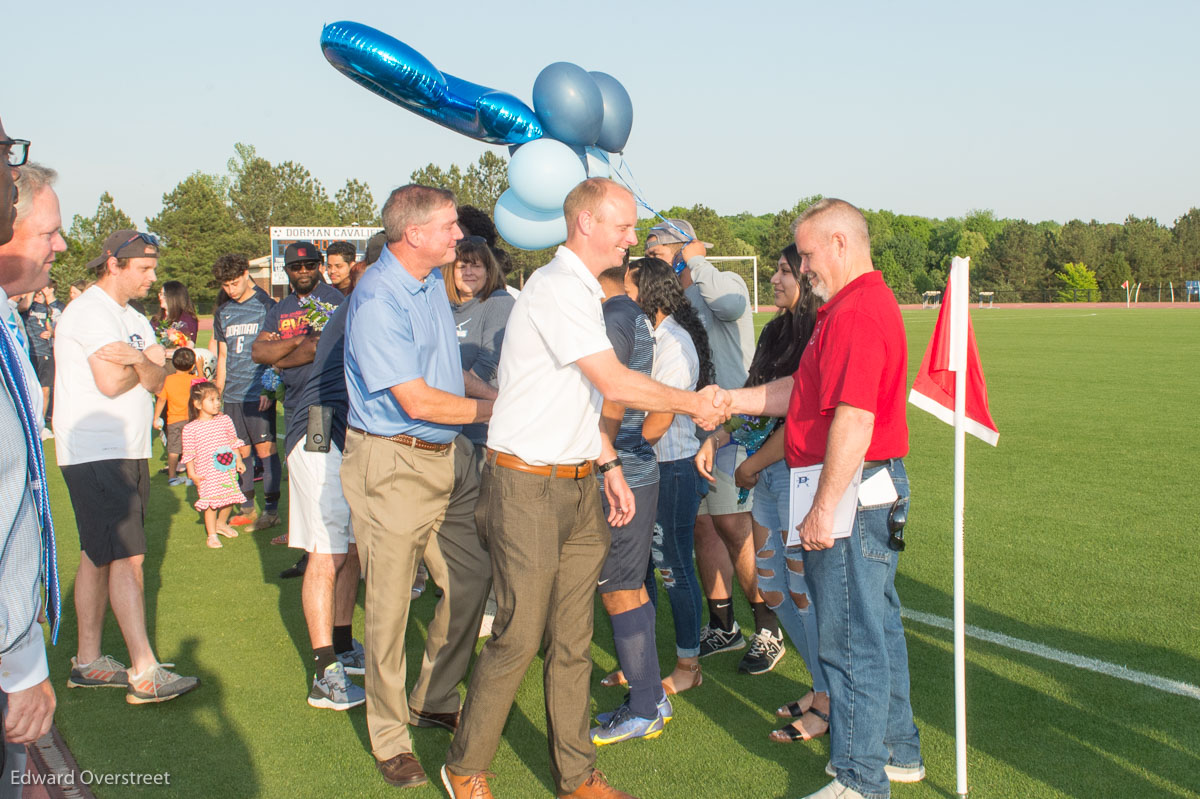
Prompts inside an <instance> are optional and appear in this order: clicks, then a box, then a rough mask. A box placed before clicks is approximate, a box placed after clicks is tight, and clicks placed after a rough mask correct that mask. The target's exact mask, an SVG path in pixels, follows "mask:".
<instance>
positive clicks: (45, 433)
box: [42, 427, 54, 441]
mask: <svg viewBox="0 0 1200 799" xmlns="http://www.w3.org/2000/svg"><path fill="white" fill-rule="evenodd" d="M52 438H54V433H52V432H51V431H50V428H49V427H43V428H42V441H49V440H50V439H52Z"/></svg>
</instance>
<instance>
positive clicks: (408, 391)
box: [341, 185, 492, 787]
mask: <svg viewBox="0 0 1200 799" xmlns="http://www.w3.org/2000/svg"><path fill="white" fill-rule="evenodd" d="M457 219H458V213H457V210H456V206H455V203H454V195H453V194H451V193H450V192H448V191H445V190H443V189H434V188H429V187H426V186H418V185H408V186H402V187H401V188H399V189H396V190H395V191H393V192H392V193H391V195H390V196H389V197H388V199H387V202H386V203H384V206H383V225H384V230H385V232H386V233H387V240H388V243H387V247H385V248H384V250H383V252H382V254H381V255H380V257H379V260H378V261H377V262H376V263H375V265H374V266H372V267H371V268H370V269H368V270H367V271H366V273H364V274H363V276H362V279H360V280H359V282H358V286H357V287H356V288H355V291H354V294H353V295H351V297H350V300H349V308H348V310H347V317H346V349H345V356H346V389H347V392H348V394H349V399H350V416H349V420H348V428H349V429H348V430H347V432H346V450H345V457H344V459H343V461H342V470H341V478H342V488H343V491H344V493H345V495H346V500H347V501H348V502H349V503H350V515H351V521H352V524H353V527H354V537H355V540H356V541H357V543H358V553H359V559H360V560H361V562H362V567H363V571H364V574H365V576H366V582H367V599H366V632H365V639H366V640H365V645H366V690H367V729H368V731H369V732H370V735H371V750H372V753H373V754H374V756H375V759H376V765H377V767H378V768H379V771H380V773H382V774H383V778H384V779H385V780H386V781H387V782H388V783H389V784H391V785H395V786H399V787H408V786H415V785H423V784H424V783H425V782H427V778H426V776H425V772H424V770H423V769H422V768H421V764H420V763H419V762H418V761H417V758H416V757H415V756H414V755H413V754H412V742H411V740H410V738H409V734H408V727H407V725H408V723H409V719H410V713H409V708H408V696H407V694H406V692H405V660H404V637H405V631H406V628H407V626H408V606H409V601H410V596H409V592H408V591H407V590H397V585H402V586H408V585H411V584H412V580H413V578H414V577H415V576H416V572H417V563H418V562H419V561H420V559H421V555H422V553H423V552H424V551H425V545H426V543H427V542H428V541H429V539H430V535H431V533H433V532H435V531H436V529H437V528H438V526H439V525H440V523H441V521H442V519H443V517H444V516H445V514H446V509H447V505H448V503H449V498H450V494H451V491H452V490H453V488H454V482H455V460H456V459H455V457H454V448H455V443H454V442H455V438H456V437H457V436H458V434H459V432H460V430H461V427H462V425H463V424H467V423H470V422H483V421H487V420H488V419H489V418H490V417H491V411H492V403H491V402H490V401H487V400H474V399H467V398H465V397H464V393H465V392H464V384H463V373H462V361H461V359H460V357H459V352H458V341H457V339H456V336H455V330H454V316H453V313H452V312H451V310H450V302H449V300H448V299H447V298H446V289H445V286H444V285H443V284H442V278H441V275H440V274H439V273H438V272H437V271H436V270H437V267H439V266H441V265H443V264H447V263H450V262H452V261H453V260H454V255H455V253H454V248H455V244H456V243H457V242H458V240H459V239H460V238H462V232H461V231H460V230H459V227H458V223H457ZM449 583H450V584H449V585H447V586H443V589H444V590H446V591H447V592H449V591H451V590H453V589H454V588H455V585H454V584H455V575H454V574H453V573H452V574H451V575H450V579H449ZM485 586H486V582H485ZM486 590H487V589H486V587H485V588H484V592H485V596H484V597H482V598H480V601H479V611H480V613H482V609H483V600H485V599H486ZM442 607H443V606H442V605H439V613H441V612H442ZM435 623H436V619H435ZM478 626H479V618H478V617H476V618H475V619H474V629H470V628H467V629H468V631H467V636H469V640H470V644H469V645H473V644H474V639H475V634H476V632H477V631H478ZM454 698H455V700H457V694H455V697H454ZM438 710H439V711H440V710H441V709H440V708H439V709H438ZM443 715H444V716H446V717H447V719H446V724H447V725H449V724H450V723H451V721H450V717H452V719H453V723H454V724H456V723H457V711H456V710H455V711H454V712H452V713H445V714H443V713H441V712H439V713H438V716H439V717H440V716H443ZM419 720H420V719H418V721H419Z"/></svg>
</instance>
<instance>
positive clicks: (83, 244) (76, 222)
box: [50, 192, 135, 299]
mask: <svg viewBox="0 0 1200 799" xmlns="http://www.w3.org/2000/svg"><path fill="white" fill-rule="evenodd" d="M133 227H135V225H134V224H133V220H132V219H130V218H129V215H128V214H127V213H125V212H124V211H122V210H121V209H120V208H118V207H117V205H116V202H115V201H114V200H113V197H112V195H111V194H109V193H108V192H104V193H103V194H101V195H100V202H99V203H98V204H97V206H96V213H94V214H92V215H91V216H82V215H81V214H75V217H74V218H73V219H72V220H71V228H70V230H68V231H67V232H66V235H65V236H64V237H63V238H65V239H66V242H67V249H66V252H63V253H60V254H59V256H58V258H56V259H55V261H54V265H53V266H52V267H51V269H50V274H51V276H52V277H53V278H54V282H55V283H57V284H58V292H57V293H58V295H59V299H66V298H67V294H68V289H69V287H70V285H71V283H73V282H75V281H76V280H81V279H82V280H92V279H93V278H94V277H95V276H94V275H92V274H90V273H89V272H88V271H87V269H86V264H87V262H88V261H90V260H91V259H93V258H95V257H96V256H97V255H99V254H100V246H101V245H102V244H103V243H104V239H106V238H107V237H108V234H109V233H112V232H113V231H114V230H121V229H122V228H133Z"/></svg>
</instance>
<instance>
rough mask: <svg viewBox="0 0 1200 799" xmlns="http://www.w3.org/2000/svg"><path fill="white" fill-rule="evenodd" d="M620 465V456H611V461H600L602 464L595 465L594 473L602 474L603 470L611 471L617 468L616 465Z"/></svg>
mask: <svg viewBox="0 0 1200 799" xmlns="http://www.w3.org/2000/svg"><path fill="white" fill-rule="evenodd" d="M620 465H621V459H620V458H613V459H612V460H611V461H609V462H608V463H602V464H600V465H599V466H597V467H596V473H597V474H604V473H605V472H611V471H612V470H613V469H615V468H617V467H618V466H620Z"/></svg>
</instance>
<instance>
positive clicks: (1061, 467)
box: [48, 305, 1200, 799]
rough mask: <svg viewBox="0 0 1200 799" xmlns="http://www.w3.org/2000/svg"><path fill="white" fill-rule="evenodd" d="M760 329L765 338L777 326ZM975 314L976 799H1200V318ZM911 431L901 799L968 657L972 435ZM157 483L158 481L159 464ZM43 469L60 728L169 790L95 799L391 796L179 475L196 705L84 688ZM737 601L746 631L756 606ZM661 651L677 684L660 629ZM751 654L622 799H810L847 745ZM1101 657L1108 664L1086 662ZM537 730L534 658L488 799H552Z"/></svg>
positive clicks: (188, 661) (270, 593)
mask: <svg viewBox="0 0 1200 799" xmlns="http://www.w3.org/2000/svg"><path fill="white" fill-rule="evenodd" d="M759 317H760V318H759V319H758V322H759V324H760V325H761V324H762V323H763V321H765V319H766V318H769V317H768V315H765V314H760V315H759ZM935 318H936V311H935V310H929V311H908V312H905V315H904V319H905V324H906V327H907V330H908V334H909V364H910V385H911V374H912V373H913V372H915V370H916V367H917V365H918V364H919V362H920V360H921V355H922V353H923V351H924V349H925V346H926V344H927V342H928V339H929V335H930V333H931V331H932V329H933V323H934V320H935ZM972 319H973V321H974V325H975V333H976V339H977V341H978V344H979V350H980V356H981V360H982V364H983V369H984V372H985V374H986V376H987V381H988V388H989V395H990V401H991V408H992V414H993V417H994V419H995V421H996V424H997V426H998V427H999V429H1000V442H999V446H998V447H997V448H995V449H993V448H991V447H989V446H987V445H985V444H983V443H981V442H979V441H976V440H974V439H971V438H969V437H968V445H967V505H966V559H967V565H966V583H967V623H968V624H969V625H973V626H974V627H976V628H979V629H980V630H983V631H987V632H988V633H991V634H999V635H998V636H997V635H992V636H991V637H990V640H980V639H978V638H968V641H967V647H968V653H967V670H968V676H967V679H968V703H969V706H968V713H969V735H970V743H971V748H970V754H969V758H970V769H971V772H970V773H971V789H972V790H971V794H972V796H973V797H1013V798H1014V799H1015V798H1016V797H1065V796H1070V797H1093V796H1101V797H1131V798H1134V797H1158V796H1167V797H1174V796H1200V688H1198V687H1196V686H1197V685H1198V684H1200V621H1198V619H1200V590H1198V589H1197V587H1196V576H1197V574H1200V554H1198V551H1197V547H1195V546H1192V539H1191V538H1190V537H1189V536H1191V535H1194V534H1195V532H1194V529H1195V525H1196V524H1197V522H1198V521H1200V499H1198V492H1197V488H1196V482H1197V478H1196V476H1195V475H1196V472H1195V470H1194V466H1193V465H1192V463H1191V459H1192V458H1193V457H1195V456H1196V454H1197V453H1200V424H1198V420H1197V417H1196V406H1197V402H1196V397H1197V396H1198V395H1200V370H1198V369H1197V366H1198V365H1200V312H1196V311H1194V310H1190V309H1189V310H1174V309H1172V310H1132V311H1127V310H1124V309H1086V310H1081V309H1073V308H1071V307H1070V306H1067V305H1063V306H1056V307H1053V308H1046V309H991V310H974V311H972ZM1189 409H1190V410H1189ZM908 418H909V424H910V430H911V438H912V451H911V454H910V456H909V458H908V460H907V465H908V472H909V476H910V479H911V482H912V490H913V502H912V510H911V514H910V522H909V526H908V528H907V531H906V540H907V542H908V548H907V551H906V552H905V553H904V555H903V556H902V557H901V561H900V575H899V577H898V578H897V585H898V588H899V591H900V594H901V597H902V598H903V600H904V603H905V605H906V607H907V608H908V609H909V610H911V611H914V612H915V613H916V614H920V615H919V616H915V617H910V618H909V619H907V620H906V628H907V630H908V641H909V654H910V661H911V671H912V683H913V707H914V711H915V713H916V718H917V725H918V727H919V729H920V731H921V734H922V738H923V743H924V756H925V760H926V764H927V768H928V778H927V780H926V781H925V782H924V783H921V784H917V785H897V786H895V787H894V789H893V795H894V796H897V797H904V798H905V799H908V798H909V797H913V798H914V799H915V798H916V797H948V796H953V795H954V792H955V773H954V699H953V696H954V693H953V661H952V649H951V634H950V632H949V631H948V630H946V629H943V628H942V627H940V626H938V624H936V623H931V622H936V620H937V618H944V619H947V620H948V619H949V617H950V616H951V591H952V587H951V577H952V567H951V555H952V541H951V523H952V515H951V512H952V509H951V497H952V460H953V431H952V430H951V428H950V427H948V426H946V425H944V424H942V423H941V422H939V421H937V420H935V419H934V418H933V417H931V416H929V415H927V414H925V413H924V412H922V411H919V410H917V409H915V408H912V407H911V406H910V408H909V414H908ZM48 459H49V460H51V461H52V460H53V453H52V451H51V452H50V453H49V458H48ZM151 465H152V469H151V471H152V472H156V471H157V468H158V466H159V462H158V461H157V459H156V460H154V461H152V462H151ZM51 466H52V464H51ZM49 471H50V477H51V483H52V492H53V493H52V499H53V504H54V510H55V518H56V521H57V523H58V526H59V563H60V570H61V574H62V576H63V584H64V592H63V595H64V624H63V627H62V632H61V635H60V640H59V645H58V646H57V647H56V648H53V649H52V650H51V652H50V662H51V674H52V677H53V681H54V684H55V688H56V691H57V693H58V699H59V709H58V713H57V716H56V721H57V723H58V725H59V728H60V729H61V731H62V733H63V735H64V737H65V738H66V740H67V742H68V744H69V745H70V746H71V748H72V750H73V752H74V754H75V756H76V758H77V759H78V761H79V764H80V767H81V768H82V769H91V770H92V771H95V772H104V773H121V772H137V773H157V772H163V771H166V772H169V773H170V775H171V776H170V788H168V789H166V793H163V788H161V787H141V788H131V787H109V788H104V787H103V786H96V787H95V788H94V790H95V791H96V794H97V795H99V796H102V797H110V796H111V797H126V796H164V795H166V796H172V797H222V799H234V797H288V798H289V799H305V798H306V797H328V796H364V797H386V796H394V795H395V793H396V789H393V788H389V787H388V786H387V785H386V784H385V783H384V782H383V781H382V779H380V777H379V776H378V774H377V773H376V771H375V769H374V766H373V763H372V759H371V755H370V753H369V742H368V738H367V730H366V721H365V715H364V713H363V710H362V709H361V708H360V709H355V710H351V711H348V712H347V713H341V714H339V713H333V712H330V711H322V710H314V709H311V708H309V707H308V706H307V705H306V704H305V701H304V697H305V694H306V692H307V679H308V678H307V676H306V660H307V657H308V654H309V647H308V641H307V634H306V632H305V627H304V619H303V615H302V613H301V610H300V582H299V581H297V580H280V579H279V578H278V573H279V571H280V569H282V568H284V567H285V566H288V565H290V564H291V563H292V562H293V561H294V560H295V555H294V553H293V552H292V551H289V550H285V549H283V548H281V547H272V546H270V545H269V543H268V541H269V539H270V537H271V536H272V535H274V534H275V533H276V532H278V530H274V531H271V532H270V533H269V534H268V533H260V534H258V535H257V536H251V535H250V534H245V535H243V536H242V537H240V538H238V539H234V540H230V541H226V542H225V543H226V546H225V548H224V549H222V550H218V551H210V550H207V549H206V548H205V547H204V535H203V531H202V526H201V525H200V524H199V523H198V521H197V518H196V514H195V513H194V512H193V511H192V510H191V508H190V502H191V501H192V499H194V497H189V495H188V494H187V493H186V490H185V489H184V488H182V487H180V488H168V487H167V485H166V479H165V477H163V476H159V475H155V476H154V478H153V480H152V483H153V487H152V492H151V505H150V513H149V517H148V519H147V530H148V538H149V552H148V554H147V561H146V594H147V603H148V608H147V612H148V626H149V628H150V634H151V639H152V641H154V642H155V645H156V650H157V652H158V654H159V657H160V658H162V659H163V660H170V661H174V662H175V663H176V664H177V665H178V670H179V671H180V672H181V673H184V674H199V675H200V676H201V678H202V680H203V684H202V685H201V686H200V688H199V689H198V690H197V691H196V692H194V693H192V694H190V695H188V696H185V697H182V698H180V699H178V700H176V701H173V702H169V703H165V704H163V705H159V706H154V705H149V706H141V707H133V706H128V705H126V704H125V702H124V697H123V696H122V694H121V692H119V691H103V690H100V691H85V690H70V689H67V688H66V687H65V681H66V675H67V673H68V671H69V658H70V656H71V655H72V654H74V647H75V626H74V619H75V615H74V610H73V608H72V607H71V586H72V583H73V579H74V569H75V566H76V564H77V562H78V545H77V540H76V537H75V526H74V518H73V514H72V512H71V506H70V503H69V501H68V498H67V495H66V490H65V488H64V486H63V483H62V479H61V475H60V473H59V471H58V470H57V469H55V468H51V469H50V470H49ZM285 490H286V483H285ZM401 582H402V581H401ZM396 589H397V590H408V586H407V585H403V584H400V583H399V582H398V584H397V586H396ZM434 601H435V600H434V598H433V596H432V595H431V593H430V592H427V593H426V595H424V596H422V597H421V598H420V599H419V600H417V601H416V602H415V603H414V606H413V608H414V610H413V620H412V624H411V627H410V631H409V636H408V652H409V673H410V676H411V677H415V676H416V671H417V669H418V668H419V664H420V652H421V648H422V646H423V644H424V634H425V629H426V624H427V622H428V620H429V618H430V616H431V615H432V609H433V604H434ZM736 605H737V608H738V610H739V620H740V621H741V623H742V624H743V626H748V625H749V624H750V617H749V610H748V608H747V606H746V604H745V602H744V600H743V599H741V598H740V596H739V598H738V599H737V600H736ZM357 630H361V608H360V609H359V613H358V619H356V631H357ZM999 636H1008V637H1009V638H1007V639H1005V638H1000V637H999ZM1011 639H1017V640H1019V641H1023V642H1030V643H1032V644H1035V645H1040V646H1041V647H1043V648H1048V649H1052V650H1056V651H1057V653H1058V654H1054V653H1050V654H1054V657H1055V658H1057V659H1054V658H1050V657H1045V656H1043V655H1042V654H1030V653H1027V652H1023V651H1019V650H1018V649H1014V648H1012V646H1011V644H1012V643H1013V641H1012V640H1011ZM658 640H659V650H660V657H661V658H662V662H663V663H664V664H667V663H670V662H671V658H672V657H673V636H672V633H671V616H670V612H669V611H668V610H667V609H666V608H665V607H664V608H662V609H660V613H659V621H658ZM105 641H106V644H105V647H104V651H105V652H108V653H111V654H113V655H114V656H115V657H117V659H118V660H122V661H124V662H128V660H127V655H126V652H125V650H124V646H123V644H122V643H121V639H120V635H119V632H118V630H117V627H116V624H115V622H114V621H113V620H112V618H111V614H110V617H109V621H108V625H107V628H106V630H105ZM593 655H594V658H595V661H596V665H595V669H594V672H593V678H594V679H593V706H594V708H595V709H596V710H607V709H611V708H612V707H613V706H615V704H616V703H618V702H619V701H620V699H621V692H620V691H619V690H618V689H605V688H602V687H600V686H599V680H600V678H601V677H603V675H604V674H605V673H607V671H608V670H609V669H610V668H612V667H613V666H614V665H615V662H616V661H615V655H614V652H613V646H612V640H611V631H610V628H609V626H608V622H607V620H606V619H605V618H604V614H603V611H602V610H599V604H598V603H597V621H596V637H595V641H594V643H593ZM738 657H739V655H738V654H732V655H724V656H722V655H718V656H714V657H711V658H707V659H705V661H704V684H703V685H702V686H701V687H700V688H698V689H695V690H692V691H689V692H686V693H685V694H683V695H681V696H679V697H677V698H676V702H675V717H674V720H673V721H672V722H671V723H670V725H668V727H667V729H666V731H665V732H664V734H663V735H662V736H661V737H659V738H658V739H656V740H653V741H636V742H631V743H625V744H619V745H616V746H612V747H605V748H603V749H601V750H600V753H599V762H598V765H599V767H600V768H601V769H602V770H603V771H604V772H605V773H606V774H607V775H608V776H609V778H610V779H611V780H612V782H613V783H614V784H615V785H617V786H618V787H620V788H621V789H623V790H626V791H629V792H630V793H632V794H634V795H635V796H639V797H642V798H643V799H646V798H647V797H668V796H670V797H693V796H694V797H785V796H786V797H798V796H803V795H805V794H807V793H809V792H810V791H813V790H816V789H817V788H819V787H820V786H821V785H823V784H824V783H825V782H826V781H827V780H828V778H827V777H826V776H825V775H824V772H823V767H824V765H825V762H826V759H827V756H828V739H819V740H817V741H815V742H811V743H808V744H801V743H795V744H775V743H771V742H770V741H768V740H767V738H766V736H767V733H768V732H769V731H770V730H771V729H772V727H773V726H776V724H775V722H776V720H775V718H774V716H773V710H774V708H775V707H777V706H779V705H781V704H783V703H785V702H787V701H789V700H792V699H795V698H797V697H799V696H800V695H801V694H803V693H804V692H805V691H807V690H808V682H807V675H806V673H805V671H804V667H803V664H802V662H801V660H800V658H799V656H798V655H797V654H796V652H795V651H794V650H790V651H789V652H788V654H787V655H786V656H785V657H784V659H783V661H782V662H781V663H780V665H779V667H778V668H777V669H776V670H775V671H774V672H772V673H770V674H767V675H764V676H761V677H749V676H746V675H739V674H737V672H736V667H737V662H738ZM1072 658H1074V660H1072ZM1084 659H1089V662H1093V661H1095V662H1099V663H1100V665H1098V666H1096V667H1097V668H1101V669H1107V668H1108V666H1105V665H1104V664H1109V666H1111V667H1112V668H1111V669H1108V671H1109V673H1100V672H1097V671H1094V670H1088V669H1085V668H1081V667H1080V666H1079V665H1072V663H1078V662H1081V661H1082V660H1084ZM1063 660H1066V661H1069V662H1061V661H1063ZM1093 665H1096V664H1095V663H1093ZM1120 669H1126V670H1129V671H1124V672H1121V671H1120ZM1114 673H1116V674H1115V676H1114ZM1121 675H1124V676H1121ZM1125 677H1129V678H1130V679H1126V678H1125ZM1154 678H1158V681H1157V682H1156V681H1155V679H1154ZM544 734H545V719H544V712H543V705H542V690H541V668H540V663H538V662H535V664H534V666H533V667H532V668H531V669H530V672H529V674H528V675H527V678H526V680H525V683H524V684H523V686H522V689H521V693H520V695H519V697H518V701H517V704H516V705H515V706H514V708H513V711H512V713H511V715H510V717H509V720H508V725H507V727H506V731H505V738H504V741H503V743H502V746H501V749H500V752H499V753H498V755H497V758H496V760H495V763H494V764H493V770H494V771H495V772H496V775H497V776H496V778H495V779H493V780H492V781H491V784H492V788H493V791H494V792H495V793H496V795H497V796H499V797H522V798H524V797H538V796H551V795H553V784H552V783H551V782H550V779H549V764H548V755H547V750H546V744H545V738H544ZM413 737H414V743H415V749H416V753H417V755H418V756H419V757H420V759H421V761H422V763H423V764H424V766H425V768H426V770H427V771H428V772H429V774H430V776H431V778H433V780H434V782H432V783H431V784H430V786H428V787H425V788H420V789H414V790H412V791H410V792H408V793H409V794H410V795H412V796H413V797H433V796H439V795H444V793H443V792H442V790H441V788H440V786H439V785H437V782H436V771H437V769H438V768H439V767H440V765H441V763H442V760H443V757H444V754H445V751H446V749H447V747H448V744H449V740H450V736H449V733H446V732H443V731H441V730H435V729H418V730H415V731H414V735H413Z"/></svg>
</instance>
